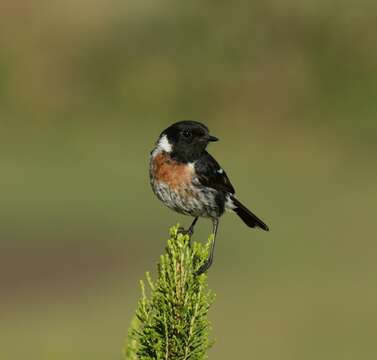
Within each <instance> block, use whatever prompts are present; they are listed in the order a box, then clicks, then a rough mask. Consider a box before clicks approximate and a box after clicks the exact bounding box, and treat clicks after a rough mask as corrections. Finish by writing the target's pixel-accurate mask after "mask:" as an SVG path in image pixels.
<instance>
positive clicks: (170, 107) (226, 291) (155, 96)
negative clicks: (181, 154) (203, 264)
mask: <svg viewBox="0 0 377 360" xmlns="http://www.w3.org/2000/svg"><path fill="white" fill-rule="evenodd" d="M376 24H377V5H376V3H375V2H373V1H324V0H320V1H318V0H307V1H299V0H288V1H284V2H282V1H279V0H268V1H264V2H250V1H236V2H229V1H219V0H218V1H206V2H203V1H201V2H197V1H194V2H178V1H173V0H162V1H150V0H149V1H148V0H139V1H118V0H107V1H104V0H94V1H86V0H67V1H60V2H57V1H42V0H33V1H32V0H28V1H14V0H12V1H10V0H3V1H2V2H1V4H0V148H1V151H0V164H1V175H0V189H1V190H0V191H1V200H0V224H1V225H0V226H1V233H0V236H1V239H0V241H1V244H0V245H1V251H0V319H1V320H0V339H1V346H0V357H1V359H7V360H18V359H24V358H28V359H30V360H34V359H35V360H51V359H54V360H59V359H62V360H63V359H64V360H66V359H71V360H74V359H80V360H84V359H90V360H97V359H98V360H100V359H101V360H102V359H121V356H122V355H121V349H122V346H123V342H124V338H125V336H126V333H127V329H128V326H129V323H130V321H131V318H132V315H133V312H134V310H135V308H136V303H137V299H138V296H139V287H138V281H139V279H141V278H143V276H144V272H145V271H146V270H153V271H154V272H155V268H156V263H157V261H158V258H159V255H160V254H161V252H162V250H163V248H164V246H165V241H166V239H167V236H168V228H169V227H170V226H171V225H174V224H176V223H177V222H180V223H181V224H184V225H187V224H189V222H190V219H189V218H185V217H183V216H180V215H178V214H175V213H173V212H171V211H170V210H168V209H167V208H164V207H163V205H162V204H161V203H160V202H158V201H157V199H155V198H154V196H153V194H152V192H151V190H150V188H149V182H148V181H149V180H148V156H149V151H150V150H151V148H152V146H153V144H154V142H155V140H156V138H157V136H158V135H159V133H160V132H161V130H162V129H164V128H165V127H167V126H168V125H170V124H171V123H172V122H174V121H176V120H181V119H196V120H201V121H203V122H205V123H206V124H207V125H208V126H209V127H210V129H211V131H212V133H213V134H214V135H216V136H218V137H219V138H220V139H221V142H219V143H216V144H213V145H211V146H210V152H211V153H212V154H213V155H214V156H215V157H216V158H218V159H219V161H220V163H221V164H222V165H223V167H224V168H225V169H226V170H227V172H228V173H230V174H231V180H232V182H233V183H234V184H235V186H236V188H237V189H238V194H239V197H240V198H241V199H242V200H243V201H244V202H245V203H246V204H247V205H249V206H250V208H252V209H253V210H254V211H255V212H256V213H257V214H258V215H259V216H260V217H261V218H262V219H264V220H265V221H266V222H267V223H269V225H270V226H271V232H270V233H263V232H260V231H251V230H250V229H248V228H247V227H245V226H243V224H242V223H241V222H240V221H239V219H238V218H236V217H235V216H231V215H228V216H225V217H224V218H223V221H222V222H221V228H220V234H219V237H218V244H217V251H216V257H215V263H214V266H213V267H212V268H211V270H210V276H209V283H210V286H211V288H212V289H213V290H214V292H216V294H217V299H216V302H215V304H214V306H213V308H212V310H211V312H210V318H211V321H212V324H213V338H214V339H216V341H217V342H216V344H215V346H214V347H213V349H212V350H211V351H210V353H209V355H210V358H211V359H259V360H270V359H280V360H284V359H287V360H295V359H306V360H310V359H313V360H314V359H329V360H330V359H331V360H335V359H342V360H347V359H350V360H351V359H352V360H354V359H360V360H361V359H362V360H365V359H375V358H376V355H377V342H376V335H377V309H376V304H377V287H376V275H377V261H376V254H377V241H376V240H377V239H376V235H375V234H376V229H375V226H374V225H375V224H376V210H377V191H376V183H377V167H376V160H377V159H376V155H377V122H376V116H377V45H376V34H377V26H376ZM209 231H210V224H209V222H207V221H201V222H200V224H199V226H198V231H197V233H196V234H195V236H196V239H197V240H205V239H206V238H207V235H208V233H209Z"/></svg>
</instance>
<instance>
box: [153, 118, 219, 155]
mask: <svg viewBox="0 0 377 360" xmlns="http://www.w3.org/2000/svg"><path fill="white" fill-rule="evenodd" d="M217 140H218V138H216V137H214V136H211V135H210V134H209V130H208V128H207V126H205V125H204V124H202V123H200V122H197V121H188V120H186V121H179V122H176V123H175V124H173V125H171V126H169V127H168V128H167V129H166V130H164V131H163V132H162V133H161V135H160V142H159V144H161V143H164V142H165V145H166V146H165V147H166V148H167V149H168V150H170V151H168V152H170V154H171V156H172V157H173V158H176V159H177V160H181V161H194V160H196V159H198V158H199V157H200V156H201V155H202V153H203V152H204V151H205V149H206V147H207V145H208V143H209V142H210V141H217ZM166 141H167V142H166ZM169 147H170V149H169Z"/></svg>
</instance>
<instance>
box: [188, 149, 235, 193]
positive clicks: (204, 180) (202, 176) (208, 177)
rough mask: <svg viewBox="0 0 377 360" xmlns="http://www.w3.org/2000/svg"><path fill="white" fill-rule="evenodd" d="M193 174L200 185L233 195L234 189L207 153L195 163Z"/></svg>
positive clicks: (223, 172)
mask: <svg viewBox="0 0 377 360" xmlns="http://www.w3.org/2000/svg"><path fill="white" fill-rule="evenodd" d="M195 172H196V176H197V178H198V180H199V182H200V184H202V185H204V186H208V187H210V188H213V189H215V190H219V191H223V192H227V193H231V194H234V193H235V190H234V187H233V185H232V184H231V182H230V180H229V179H228V176H227V175H226V173H225V171H224V170H223V169H222V168H221V166H220V165H219V164H218V163H217V161H216V160H215V159H214V158H213V157H212V156H211V155H210V154H208V153H207V152H205V153H204V154H203V155H202V156H201V157H200V159H199V160H197V161H196V162H195Z"/></svg>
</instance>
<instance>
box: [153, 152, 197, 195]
mask: <svg viewBox="0 0 377 360" xmlns="http://www.w3.org/2000/svg"><path fill="white" fill-rule="evenodd" d="M152 166H153V175H154V179H155V180H156V181H158V182H164V183H166V184H167V185H168V186H169V187H171V188H172V189H176V188H178V187H179V186H182V185H186V184H190V183H191V180H192V176H193V174H194V168H193V166H191V165H188V164H182V163H178V162H176V161H175V160H173V159H172V158H171V157H170V156H169V155H168V154H166V153H161V154H158V155H156V157H155V158H154V159H153V160H152Z"/></svg>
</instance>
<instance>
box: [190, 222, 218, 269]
mask: <svg viewBox="0 0 377 360" xmlns="http://www.w3.org/2000/svg"><path fill="white" fill-rule="evenodd" d="M212 224H213V230H212V234H213V241H212V244H211V249H210V253H209V256H208V259H207V260H206V261H205V263H204V264H203V265H202V266H201V267H200V268H199V270H198V271H197V272H196V273H195V274H196V275H200V274H203V273H204V272H206V271H207V270H208V269H209V268H210V266H211V265H212V262H213V254H214V252H215V242H216V234H217V228H218V226H219V220H218V219H213V220H212Z"/></svg>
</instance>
